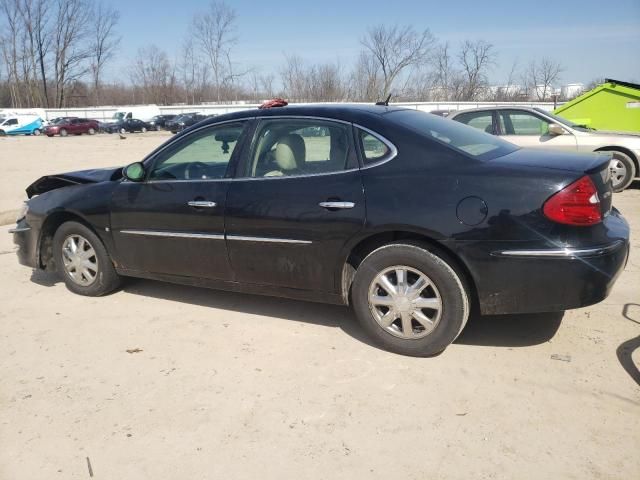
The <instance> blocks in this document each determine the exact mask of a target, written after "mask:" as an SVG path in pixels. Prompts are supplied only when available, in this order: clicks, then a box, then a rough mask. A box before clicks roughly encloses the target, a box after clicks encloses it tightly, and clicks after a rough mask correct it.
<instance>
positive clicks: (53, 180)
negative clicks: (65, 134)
mask: <svg viewBox="0 0 640 480" xmlns="http://www.w3.org/2000/svg"><path fill="white" fill-rule="evenodd" d="M120 178H122V167H111V168H98V169H92V170H79V171H77V172H68V173H61V174H58V175H46V176H44V177H40V178H39V179H38V180H36V181H35V182H33V183H32V184H31V185H29V186H28V187H27V190H26V191H27V196H28V197H29V198H32V197H33V196H35V195H40V194H42V193H45V192H49V191H51V190H56V189H58V188H63V187H69V186H71V185H83V184H87V183H100V182H108V181H113V180H118V179H120Z"/></svg>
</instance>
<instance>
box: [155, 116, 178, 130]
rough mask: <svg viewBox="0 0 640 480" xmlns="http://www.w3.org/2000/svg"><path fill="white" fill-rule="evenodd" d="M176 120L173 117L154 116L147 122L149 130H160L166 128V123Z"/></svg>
mask: <svg viewBox="0 0 640 480" xmlns="http://www.w3.org/2000/svg"><path fill="white" fill-rule="evenodd" d="M174 118H176V116H175V115H156V116H155V117H153V118H152V119H151V120H149V126H150V128H151V130H158V131H159V130H162V129H163V128H165V127H166V125H167V122H170V121H171V120H173V119H174Z"/></svg>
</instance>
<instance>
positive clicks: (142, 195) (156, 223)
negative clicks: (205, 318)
mask: <svg viewBox="0 0 640 480" xmlns="http://www.w3.org/2000/svg"><path fill="white" fill-rule="evenodd" d="M320 130H322V131H323V132H324V133H326V135H323V136H318V135H316V133H317V132H318V131H320ZM608 164H609V158H608V157H606V156H602V155H593V154H577V153H562V152H546V151H541V150H538V151H535V150H527V149H520V148H519V147H517V146H515V145H513V144H511V143H509V142H505V141H504V140H501V139H500V138H497V137H494V136H491V135H488V134H485V133H483V132H479V131H477V130H475V129H473V128H470V127H467V126H465V125H462V124H459V123H456V122H452V121H450V120H447V119H443V118H440V117H437V116H434V115H429V114H427V113H424V112H418V111H416V110H410V109H403V108H398V107H387V106H373V105H372V106H363V105H358V106H345V105H300V106H289V107H276V108H265V109H260V110H258V109H255V110H246V111H243V112H235V113H231V114H227V115H221V116H219V117H217V118H212V119H208V120H205V121H204V122H201V123H199V124H198V125H195V126H194V127H191V128H190V129H188V130H186V131H185V132H183V133H182V134H180V135H176V136H175V137H173V138H172V139H170V140H169V141H168V142H166V143H165V144H164V145H163V146H162V147H160V148H158V149H156V150H155V151H153V152H152V153H151V154H150V155H148V156H147V157H146V158H145V159H143V160H142V161H140V162H135V163H132V164H130V165H129V166H127V167H125V168H124V169H123V168H109V169H102V170H87V171H81V172H70V173H66V174H57V175H52V176H46V177H43V178H41V179H39V180H37V181H36V182H34V183H33V184H32V185H30V186H29V187H28V188H27V194H28V196H29V197H30V200H29V201H28V202H27V204H26V206H25V210H24V213H23V215H22V216H21V218H20V219H19V221H18V224H17V225H16V227H15V229H14V230H13V232H14V242H15V243H16V244H17V245H18V250H17V253H18V259H19V261H20V262H21V263H23V264H25V265H28V266H30V267H31V268H45V269H50V270H54V269H55V270H57V271H58V273H59V275H60V276H61V277H62V279H64V281H65V283H66V285H67V287H68V288H69V290H71V291H73V292H75V293H78V294H80V295H88V296H98V295H104V294H107V293H109V292H111V291H112V290H114V289H115V288H117V287H118V286H119V285H120V282H121V277H122V276H133V277H143V278H151V279H158V280H165V281H171V282H176V283H185V284H189V285H198V286H208V287H212V288H219V289H227V290H233V291H244V292H252V293H260V294H266V295H275V296H282V297H290V298H297V299H306V300H314V301H320V302H328V303H336V304H351V305H353V308H354V310H355V313H356V315H357V317H358V319H359V321H360V323H361V325H362V327H363V328H364V330H366V331H367V332H368V333H369V335H370V336H371V337H373V338H374V339H375V340H376V341H377V342H379V343H380V344H381V345H383V346H384V347H385V348H387V349H389V350H392V351H395V352H399V353H403V354H408V355H420V356H421V355H432V354H435V353H438V352H440V351H442V350H444V349H445V348H446V347H447V345H449V344H450V343H451V342H453V341H454V339H455V338H456V337H457V336H458V335H459V334H460V332H461V331H462V329H463V328H464V326H465V323H466V321H467V318H468V316H469V311H470V309H471V308H472V306H474V307H475V308H477V309H478V310H479V312H481V313H484V314H499V313H531V312H547V311H559V310H565V309H570V308H578V307H583V306H586V305H590V304H593V303H596V302H599V301H601V300H603V299H604V298H605V297H606V296H607V295H608V294H609V292H610V291H611V288H612V286H613V284H614V283H615V281H616V279H617V278H618V275H619V274H620V272H621V271H622V269H623V268H624V265H625V263H626V261H627V258H628V252H629V227H628V225H627V223H626V221H625V220H624V218H623V217H622V215H621V214H620V213H619V212H618V211H617V210H616V209H615V208H613V206H612V194H611V181H610V177H609V169H608Z"/></svg>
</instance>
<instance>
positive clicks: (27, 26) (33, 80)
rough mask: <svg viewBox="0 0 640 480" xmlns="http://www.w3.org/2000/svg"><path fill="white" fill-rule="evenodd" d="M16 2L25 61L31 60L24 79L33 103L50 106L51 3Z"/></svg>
mask: <svg viewBox="0 0 640 480" xmlns="http://www.w3.org/2000/svg"><path fill="white" fill-rule="evenodd" d="M15 3H16V5H17V6H18V11H19V12H20V17H21V20H22V27H23V29H24V36H25V40H26V43H25V51H24V61H25V62H29V69H28V71H29V77H28V78H24V79H23V81H25V82H26V84H27V89H28V94H29V97H30V98H31V99H32V103H34V102H35V103H37V104H38V105H42V104H44V105H46V106H49V92H48V88H47V73H46V56H47V53H48V51H49V47H50V43H51V42H50V32H49V29H48V22H49V5H50V4H49V2H47V1H46V0H18V1H16V2H15ZM38 76H39V77H40V79H39V81H38ZM40 86H41V87H42V88H40Z"/></svg>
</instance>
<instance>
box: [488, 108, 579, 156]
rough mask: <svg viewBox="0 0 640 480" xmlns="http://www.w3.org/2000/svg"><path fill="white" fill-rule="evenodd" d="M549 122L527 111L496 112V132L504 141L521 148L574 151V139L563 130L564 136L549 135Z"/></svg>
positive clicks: (506, 110)
mask: <svg viewBox="0 0 640 480" xmlns="http://www.w3.org/2000/svg"><path fill="white" fill-rule="evenodd" d="M550 123H551V122H550V121H549V120H547V119H546V118H544V117H542V116H541V115H537V114H535V113H533V112H530V111H528V110H518V109H503V110H499V111H498V124H497V127H498V132H499V134H500V136H501V137H502V138H504V139H505V140H507V141H509V142H511V143H515V144H516V145H519V146H521V147H527V148H544V149H555V150H564V151H576V150H577V148H578V146H577V142H576V137H575V136H574V135H573V134H572V133H571V132H569V131H568V130H564V131H565V133H564V135H551V134H550V133H549V124H550Z"/></svg>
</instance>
